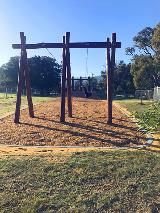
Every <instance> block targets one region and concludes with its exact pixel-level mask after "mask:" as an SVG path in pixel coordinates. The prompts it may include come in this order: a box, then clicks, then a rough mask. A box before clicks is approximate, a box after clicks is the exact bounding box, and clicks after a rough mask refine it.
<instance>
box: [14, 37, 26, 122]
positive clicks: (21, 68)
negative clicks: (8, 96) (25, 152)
mask: <svg viewBox="0 0 160 213" xmlns="http://www.w3.org/2000/svg"><path fill="white" fill-rule="evenodd" d="M21 44H22V41H21ZM23 77H24V66H23V51H22V48H21V57H20V61H19V72H18V85H17V99H16V110H15V117H14V123H19V118H20V108H21V95H22V87H23V80H24V78H23Z"/></svg>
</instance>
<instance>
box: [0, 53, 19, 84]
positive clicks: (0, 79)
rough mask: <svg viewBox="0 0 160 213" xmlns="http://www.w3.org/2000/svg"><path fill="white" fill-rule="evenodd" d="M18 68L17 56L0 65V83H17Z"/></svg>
mask: <svg viewBox="0 0 160 213" xmlns="http://www.w3.org/2000/svg"><path fill="white" fill-rule="evenodd" d="M18 69H19V57H18V56H15V57H11V58H10V60H9V62H8V63H6V64H4V65H2V66H1V67H0V84H1V86H5V87H15V86H16V85H17V73H18Z"/></svg>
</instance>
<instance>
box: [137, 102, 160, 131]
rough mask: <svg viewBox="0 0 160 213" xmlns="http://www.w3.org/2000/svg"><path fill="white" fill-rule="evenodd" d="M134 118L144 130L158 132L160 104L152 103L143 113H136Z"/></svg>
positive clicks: (159, 128)
mask: <svg viewBox="0 0 160 213" xmlns="http://www.w3.org/2000/svg"><path fill="white" fill-rule="evenodd" d="M135 117H136V118H138V120H139V124H140V125H141V126H142V127H143V128H144V129H146V130H148V131H152V132H158V131H160V102H156V103H154V104H153V105H152V106H151V107H150V108H148V109H146V110H145V111H144V112H143V113H138V112H136V113H135Z"/></svg>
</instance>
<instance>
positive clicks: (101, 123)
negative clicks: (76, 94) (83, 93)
mask: <svg viewBox="0 0 160 213" xmlns="http://www.w3.org/2000/svg"><path fill="white" fill-rule="evenodd" d="M34 110H35V118H29V116H28V109H25V110H22V111H21V119H20V123H19V124H14V122H13V115H11V116H8V117H6V118H3V119H1V120H0V144H16V145H37V146H38V145H39V146H43V145H52V146H137V145H139V144H144V143H145V135H143V133H142V132H139V131H138V128H137V126H136V124H135V123H134V122H133V121H132V120H131V118H129V117H127V116H126V115H125V114H124V113H123V112H122V111H121V110H120V109H119V108H118V107H116V106H115V105H114V107H113V125H108V124H107V118H106V115H107V111H106V110H107V103H106V101H101V100H91V99H83V98H73V118H68V116H67V114H66V122H65V123H60V122H59V120H60V99H59V100H57V99H56V100H53V101H50V102H44V103H41V104H39V105H36V106H35V107H34Z"/></svg>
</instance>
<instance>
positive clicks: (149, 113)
mask: <svg viewBox="0 0 160 213" xmlns="http://www.w3.org/2000/svg"><path fill="white" fill-rule="evenodd" d="M114 103H118V104H120V106H121V107H123V108H126V109H127V110H128V111H129V112H130V113H131V114H132V115H133V116H135V117H136V119H137V120H138V122H139V125H140V126H141V127H142V128H143V129H145V130H147V131H149V132H157V133H159V132H160V103H158V102H154V101H148V100H143V102H142V104H141V101H140V100H137V99H131V100H129V99H128V100H116V101H114Z"/></svg>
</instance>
